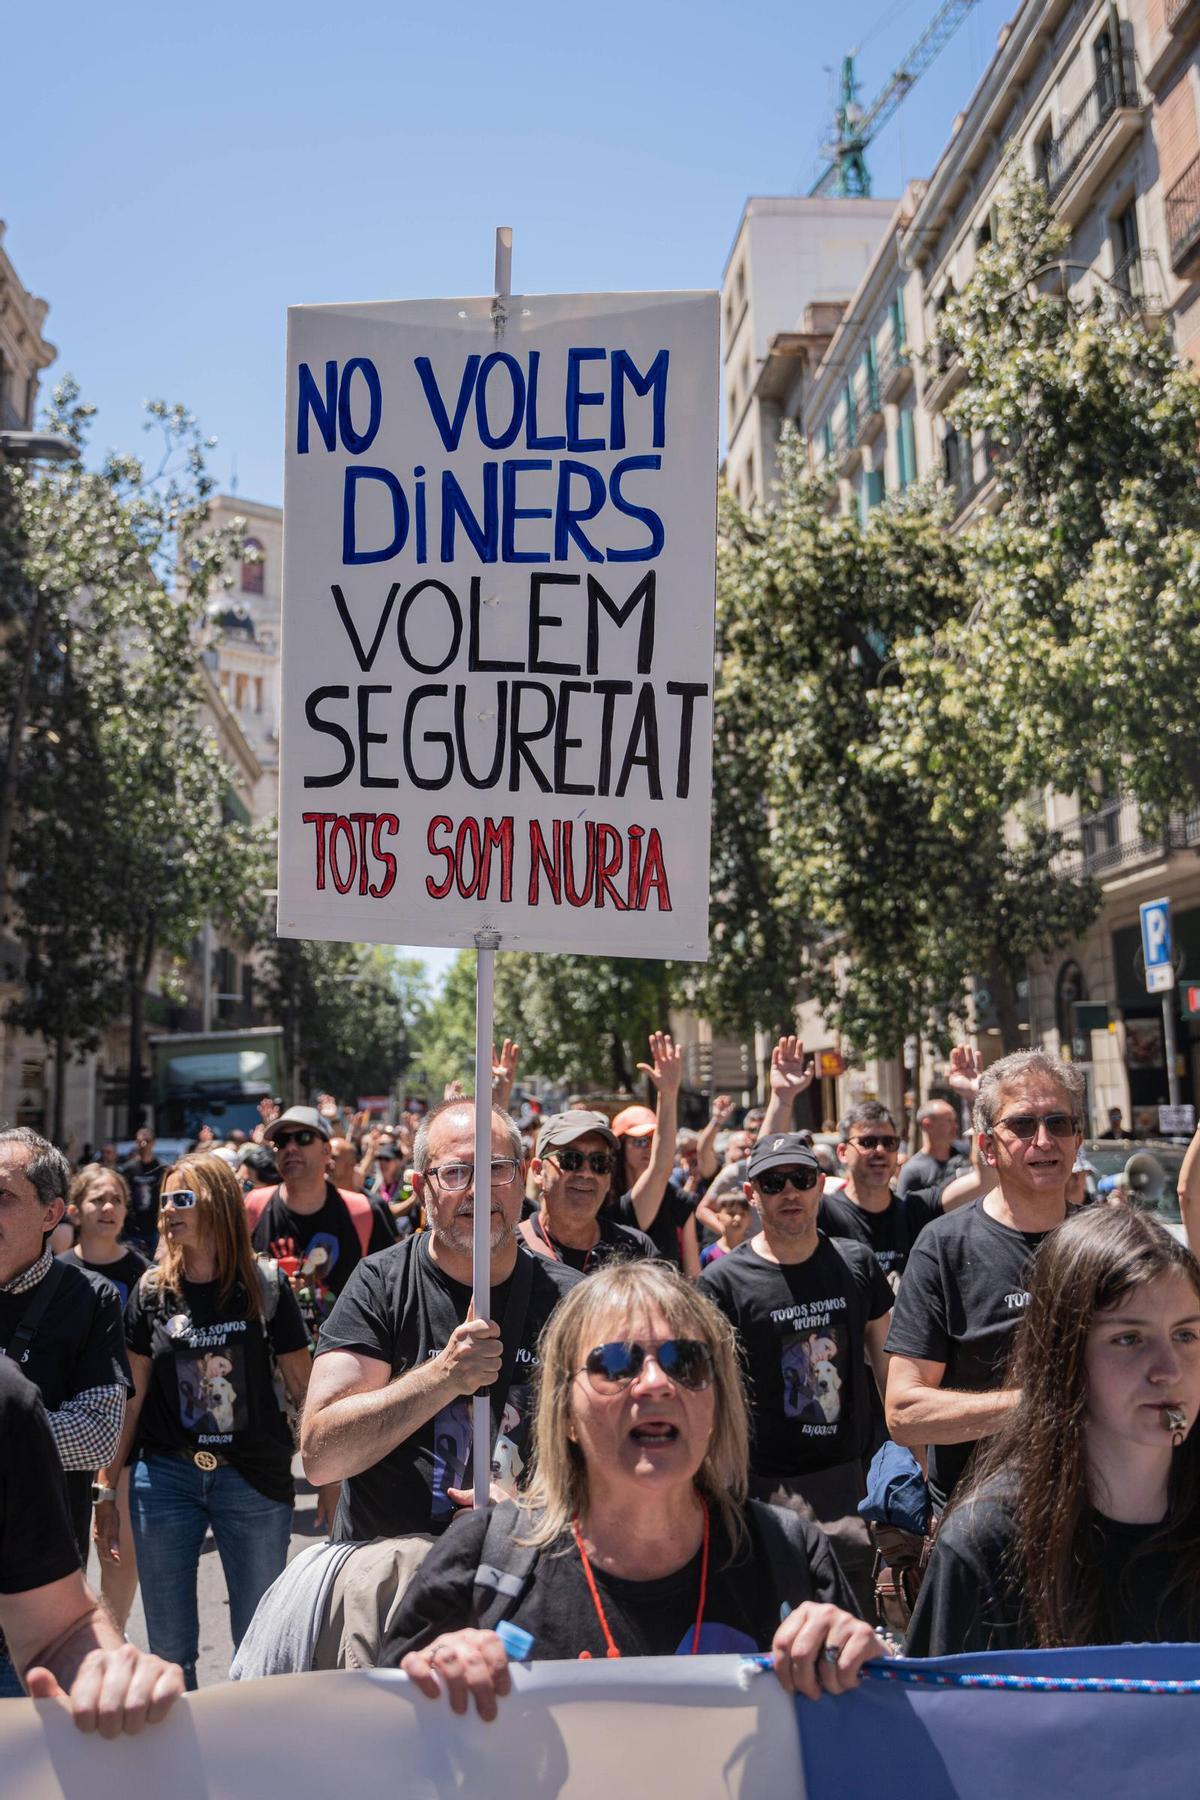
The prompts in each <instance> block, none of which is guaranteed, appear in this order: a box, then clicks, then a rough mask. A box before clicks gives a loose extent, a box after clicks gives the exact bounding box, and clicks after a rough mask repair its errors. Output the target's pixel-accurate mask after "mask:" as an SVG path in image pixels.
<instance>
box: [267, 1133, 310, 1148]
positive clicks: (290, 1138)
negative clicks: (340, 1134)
mask: <svg viewBox="0 0 1200 1800" xmlns="http://www.w3.org/2000/svg"><path fill="white" fill-rule="evenodd" d="M320 1135H321V1134H320V1132H319V1131H277V1132H276V1134H275V1148H276V1149H277V1150H282V1149H283V1147H284V1145H285V1144H299V1146H300V1148H301V1149H302V1150H307V1149H308V1146H309V1145H310V1144H315V1143H316V1141H317V1139H318V1138H319V1137H320Z"/></svg>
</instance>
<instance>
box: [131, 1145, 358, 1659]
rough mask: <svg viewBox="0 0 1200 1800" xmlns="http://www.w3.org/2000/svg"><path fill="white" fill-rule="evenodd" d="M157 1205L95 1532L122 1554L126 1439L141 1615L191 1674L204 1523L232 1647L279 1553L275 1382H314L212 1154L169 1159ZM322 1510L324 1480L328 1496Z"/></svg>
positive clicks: (294, 1386)
mask: <svg viewBox="0 0 1200 1800" xmlns="http://www.w3.org/2000/svg"><path fill="white" fill-rule="evenodd" d="M159 1205H160V1208H161V1223H162V1234H163V1238H164V1240H165V1248H164V1253H163V1258H162V1261H161V1263H159V1264H158V1266H157V1267H155V1268H153V1269H150V1270H148V1271H147V1273H146V1274H145V1275H143V1276H142V1278H141V1280H140V1281H139V1282H138V1284H137V1286H136V1287H135V1288H134V1290H133V1292H132V1294H131V1295H130V1297H129V1304H128V1306H127V1307H126V1309H125V1338H126V1343H127V1345H128V1350H129V1366H130V1370H131V1372H132V1375H133V1381H134V1389H135V1393H134V1397H133V1399H132V1400H131V1401H130V1402H129V1405H128V1407H127V1409H126V1413H125V1424H124V1428H123V1430H122V1433H121V1442H120V1445H119V1446H118V1449H117V1454H116V1458H115V1460H114V1462H113V1463H112V1465H111V1466H110V1468H108V1469H107V1470H105V1471H104V1472H103V1474H102V1475H101V1478H100V1479H101V1485H102V1488H107V1489H108V1490H110V1492H109V1494H108V1495H104V1494H102V1495H101V1498H100V1500H99V1502H98V1504H97V1506H96V1542H97V1546H98V1548H99V1553H100V1558H101V1561H102V1562H105V1561H113V1562H115V1561H117V1560H119V1558H120V1556H121V1537H120V1525H119V1520H118V1514H117V1508H116V1506H115V1505H114V1504H113V1501H112V1498H111V1490H114V1489H115V1488H116V1486H117V1480H118V1477H119V1475H120V1472H121V1470H122V1468H123V1467H124V1465H125V1462H126V1459H127V1458H128V1457H129V1456H130V1452H131V1451H132V1452H133V1456H132V1462H133V1472H132V1475H131V1477H130V1483H129V1506H130V1513H131V1516H132V1521H133V1536H134V1541H135V1543H136V1545H137V1561H138V1568H139V1570H140V1572H141V1578H142V1599H143V1604H144V1606H145V1610H146V1630H147V1634H148V1636H149V1640H150V1647H151V1649H152V1650H153V1652H154V1654H155V1655H156V1656H162V1657H164V1658H165V1659H166V1660H167V1661H168V1662H177V1663H181V1664H182V1666H183V1671H184V1679H185V1681H186V1683H187V1686H188V1687H189V1688H194V1687H195V1686H196V1656H197V1651H198V1648H199V1621H198V1618H197V1609H196V1572H197V1568H198V1566H199V1561H200V1547H201V1545H202V1543H203V1541H204V1538H205V1535H206V1533H207V1531H208V1528H209V1526H210V1525H211V1526H212V1531H213V1536H214V1538H215V1539H216V1543H217V1553H218V1555H219V1556H220V1558H221V1567H222V1569H223V1570H224V1573H225V1581H226V1585H227V1587H228V1590H229V1614H230V1626H231V1629H232V1632H233V1642H234V1647H235V1649H236V1647H237V1645H238V1644H239V1643H240V1642H241V1639H242V1635H243V1633H244V1632H245V1630H246V1627H247V1626H248V1625H249V1623H250V1620H251V1618H252V1617H253V1615H254V1610H255V1608H256V1606H257V1605H258V1602H259V1600H260V1599H261V1598H262V1596H263V1594H264V1593H265V1592H266V1590H267V1588H269V1587H270V1585H271V1583H272V1582H273V1581H274V1580H275V1578H276V1576H277V1575H278V1574H279V1573H280V1571H281V1570H282V1569H283V1567H284V1564H285V1563H286V1562H287V1552H288V1542H289V1539H290V1535H291V1524H292V1498H293V1493H294V1488H293V1483H292V1455H293V1448H294V1447H293V1443H292V1434H291V1430H290V1428H289V1426H288V1423H287V1420H286V1419H285V1417H284V1415H283V1413H282V1412H281V1410H280V1406H279V1401H278V1399H277V1397H276V1392H275V1387H274V1371H275V1368H276V1367H277V1368H278V1370H279V1374H280V1375H281V1377H282V1379H283V1384H284V1387H285V1389H286V1391H287V1394H288V1398H289V1399H290V1400H291V1401H292V1402H293V1403H294V1404H295V1405H297V1406H298V1405H299V1404H300V1402H301V1401H302V1400H303V1398H304V1394H305V1391H306V1389H307V1387H308V1379H309V1373H310V1370H311V1366H312V1365H311V1362H310V1359H309V1353H308V1333H307V1332H306V1330H305V1328H304V1322H303V1320H302V1319H301V1317H300V1312H299V1308H298V1307H297V1304H296V1300H295V1298H294V1296H293V1294H292V1290H291V1285H290V1283H289V1282H288V1280H287V1277H286V1276H285V1275H284V1274H283V1273H282V1272H281V1271H280V1269H279V1268H278V1267H277V1266H276V1265H275V1264H274V1263H265V1262H261V1261H260V1260H259V1259H258V1258H256V1256H255V1254H254V1251H253V1250H252V1248H251V1245H250V1231H249V1227H248V1225H247V1222H246V1210H245V1206H244V1205H243V1202H242V1190H241V1186H240V1184H239V1182H238V1180H237V1178H236V1176H235V1175H234V1173H233V1170H232V1169H231V1168H230V1167H229V1165H228V1164H227V1163H225V1162H223V1161H222V1160H221V1159H220V1158H219V1157H216V1156H190V1157H185V1158H184V1159H183V1161H182V1162H178V1163H176V1164H175V1166H174V1168H172V1169H170V1170H168V1172H167V1176H166V1179H165V1180H164V1182H163V1187H162V1194H161V1196H160V1200H159ZM323 1502H324V1504H325V1505H326V1506H328V1507H329V1509H330V1515H331V1516H332V1496H330V1495H328V1494H327V1495H325V1496H323Z"/></svg>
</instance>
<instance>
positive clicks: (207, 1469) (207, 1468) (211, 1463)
mask: <svg viewBox="0 0 1200 1800" xmlns="http://www.w3.org/2000/svg"><path fill="white" fill-rule="evenodd" d="M192 1461H193V1462H194V1463H195V1465H196V1467H197V1468H198V1469H203V1470H204V1473H205V1474H206V1475H211V1474H212V1472H213V1470H214V1469H215V1468H216V1467H217V1465H218V1458H217V1457H215V1456H214V1455H213V1453H212V1451H211V1450H193V1452H192Z"/></svg>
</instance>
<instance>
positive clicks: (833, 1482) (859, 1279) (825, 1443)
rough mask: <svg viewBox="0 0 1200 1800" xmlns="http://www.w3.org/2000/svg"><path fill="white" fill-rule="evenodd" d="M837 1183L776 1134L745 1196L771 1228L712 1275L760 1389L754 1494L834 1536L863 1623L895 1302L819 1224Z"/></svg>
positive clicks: (808, 1152)
mask: <svg viewBox="0 0 1200 1800" xmlns="http://www.w3.org/2000/svg"><path fill="white" fill-rule="evenodd" d="M824 1186H825V1177H824V1174H823V1173H822V1171H821V1167H820V1164H819V1163H818V1161H817V1158H816V1156H815V1155H814V1153H813V1150H812V1147H811V1145H810V1143H809V1140H808V1135H807V1133H804V1132H778V1133H766V1134H764V1135H763V1136H762V1137H760V1138H759V1139H758V1142H757V1143H756V1144H755V1145H754V1148H753V1150H752V1151H751V1153H750V1163H749V1171H748V1179H747V1181H746V1186H745V1192H746V1198H747V1199H748V1200H750V1201H752V1202H753V1204H754V1205H755V1206H756V1207H757V1208H758V1212H759V1216H760V1218H761V1219H762V1230H761V1231H760V1232H758V1234H757V1235H756V1236H755V1237H753V1238H750V1239H749V1240H748V1241H747V1242H746V1243H744V1244H740V1245H739V1246H738V1248H737V1249H736V1250H731V1251H730V1253H729V1255H728V1256H724V1257H722V1258H721V1260H720V1261H719V1262H717V1263H715V1264H713V1265H712V1266H711V1267H710V1268H708V1269H706V1270H705V1271H704V1274H703V1275H702V1276H701V1277H700V1288H701V1291H702V1292H704V1293H706V1294H707V1295H708V1297H709V1299H710V1300H713V1301H715V1302H716V1304H717V1305H718V1306H719V1307H720V1308H721V1311H722V1312H723V1313H724V1314H725V1316H726V1318H728V1319H729V1321H730V1323H731V1324H732V1325H733V1327H734V1329H735V1330H736V1332H737V1334H738V1339H739V1342H740V1344H741V1348H742V1353H743V1357H744V1360H745V1367H746V1372H747V1374H748V1375H749V1378H750V1405H751V1423H752V1429H753V1442H752V1444H751V1451H750V1492H751V1494H752V1495H753V1496H754V1497H755V1498H756V1499H759V1500H768V1501H771V1502H772V1503H773V1504H774V1505H777V1506H786V1507H789V1508H790V1509H791V1510H792V1511H794V1512H797V1513H799V1514H800V1515H801V1517H803V1518H806V1519H811V1520H815V1521H816V1523H817V1524H819V1525H820V1526H822V1528H823V1529H824V1530H825V1531H826V1532H827V1533H828V1535H829V1536H830V1538H831V1539H832V1540H833V1543H834V1547H835V1548H836V1550H837V1555H838V1562H839V1563H840V1564H841V1567H842V1570H843V1573H844V1574H845V1576H846V1578H847V1580H848V1581H849V1583H850V1585H851V1587H852V1588H853V1590H854V1594H855V1598H856V1599H857V1601H858V1603H859V1606H860V1608H862V1609H863V1616H864V1617H870V1616H871V1612H870V1608H871V1605H872V1598H871V1593H872V1580H871V1575H872V1561H873V1557H872V1551H871V1545H870V1540H869V1539H868V1536H867V1530H866V1526H865V1525H864V1524H863V1522H862V1520H861V1519H860V1518H859V1517H858V1514H857V1510H856V1509H857V1506H858V1502H859V1501H860V1500H861V1499H862V1497H863V1494H864V1493H865V1491H866V1487H865V1461H866V1458H867V1456H868V1454H869V1452H870V1449H871V1435H872V1409H871V1404H870V1388H869V1383H870V1382H871V1379H872V1376H873V1377H874V1380H875V1382H876V1383H877V1384H878V1387H879V1389H880V1391H882V1389H883V1386H884V1382H885V1379H886V1363H887V1359H886V1357H885V1355H884V1348H883V1347H884V1341H885V1339H886V1337H887V1332H888V1325H889V1323H890V1320H891V1306H892V1291H891V1288H890V1287H889V1286H888V1284H887V1281H886V1280H885V1278H884V1275H883V1271H882V1270H881V1269H880V1267H879V1264H878V1262H877V1261H876V1259H875V1256H874V1255H873V1253H872V1252H871V1251H870V1250H869V1249H868V1248H867V1246H866V1245H865V1244H861V1243H857V1242H855V1241H853V1240H851V1239H838V1238H830V1237H827V1236H826V1235H825V1233H824V1232H822V1231H819V1230H818V1227H817V1217H818V1209H819V1207H820V1203H821V1194H822V1190H823V1188H824Z"/></svg>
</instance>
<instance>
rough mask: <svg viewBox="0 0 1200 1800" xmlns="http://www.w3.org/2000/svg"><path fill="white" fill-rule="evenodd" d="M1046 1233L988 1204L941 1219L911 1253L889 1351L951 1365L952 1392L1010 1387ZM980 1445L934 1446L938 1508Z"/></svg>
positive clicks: (933, 1488)
mask: <svg viewBox="0 0 1200 1800" xmlns="http://www.w3.org/2000/svg"><path fill="white" fill-rule="evenodd" d="M1045 1235H1046V1234H1045V1232H1033V1231H1013V1230H1012V1229H1011V1228H1010V1227H1009V1226H1007V1225H1001V1224H999V1223H998V1222H997V1221H996V1220H995V1219H993V1218H992V1217H991V1215H990V1214H989V1213H988V1212H986V1211H985V1210H984V1205H983V1201H982V1200H972V1201H969V1202H968V1204H967V1205H966V1206H960V1207H958V1208H957V1210H956V1211H954V1212H952V1213H947V1214H946V1215H945V1217H944V1218H941V1219H937V1220H935V1221H934V1222H933V1224H932V1225H930V1226H929V1227H928V1228H927V1229H926V1230H925V1231H923V1232H922V1233H921V1235H920V1237H919V1238H918V1239H917V1241H916V1243H915V1244H914V1245H913V1247H912V1250H911V1252H910V1254H909V1258H908V1267H907V1268H906V1269H905V1271H904V1279H903V1280H902V1281H901V1283H900V1291H899V1293H898V1294H897V1295H896V1310H895V1313H894V1315H893V1317H892V1328H891V1331H890V1332H889V1333H888V1341H887V1349H888V1351H889V1353H890V1354H891V1355H893V1356H911V1357H914V1358H916V1359H918V1360H920V1361H923V1362H939V1363H945V1365H946V1373H945V1375H944V1376H943V1378H942V1386H943V1387H944V1388H957V1389H958V1390H959V1391H960V1392H962V1393H970V1394H978V1393H986V1392H988V1391H989V1390H990V1389H992V1388H998V1387H1001V1386H1003V1383H1004V1371H1005V1366H1006V1364H1007V1362H1008V1352H1009V1348H1010V1346H1011V1343H1012V1336H1013V1333H1014V1331H1015V1330H1016V1328H1017V1326H1018V1325H1019V1324H1020V1322H1021V1314H1022V1312H1023V1311H1024V1309H1025V1307H1026V1306H1027V1305H1028V1304H1029V1292H1028V1276H1029V1266H1030V1263H1031V1261H1032V1259H1033V1256H1034V1253H1035V1251H1036V1250H1037V1248H1038V1245H1039V1244H1040V1243H1041V1241H1042V1239H1043V1237H1044V1236H1045ZM974 1448H975V1445H974V1443H963V1444H932V1445H931V1446H930V1450H929V1489H930V1492H931V1494H932V1495H933V1499H934V1504H935V1505H936V1506H939V1507H941V1506H944V1505H945V1503H946V1501H947V1500H948V1499H949V1497H950V1495H951V1493H952V1492H953V1491H954V1485H955V1483H956V1482H957V1481H958V1479H959V1477H960V1475H961V1474H962V1472H963V1469H964V1467H965V1465H966V1461H967V1458H968V1457H969V1456H970V1454H971V1452H972V1450H973V1449H974Z"/></svg>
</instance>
